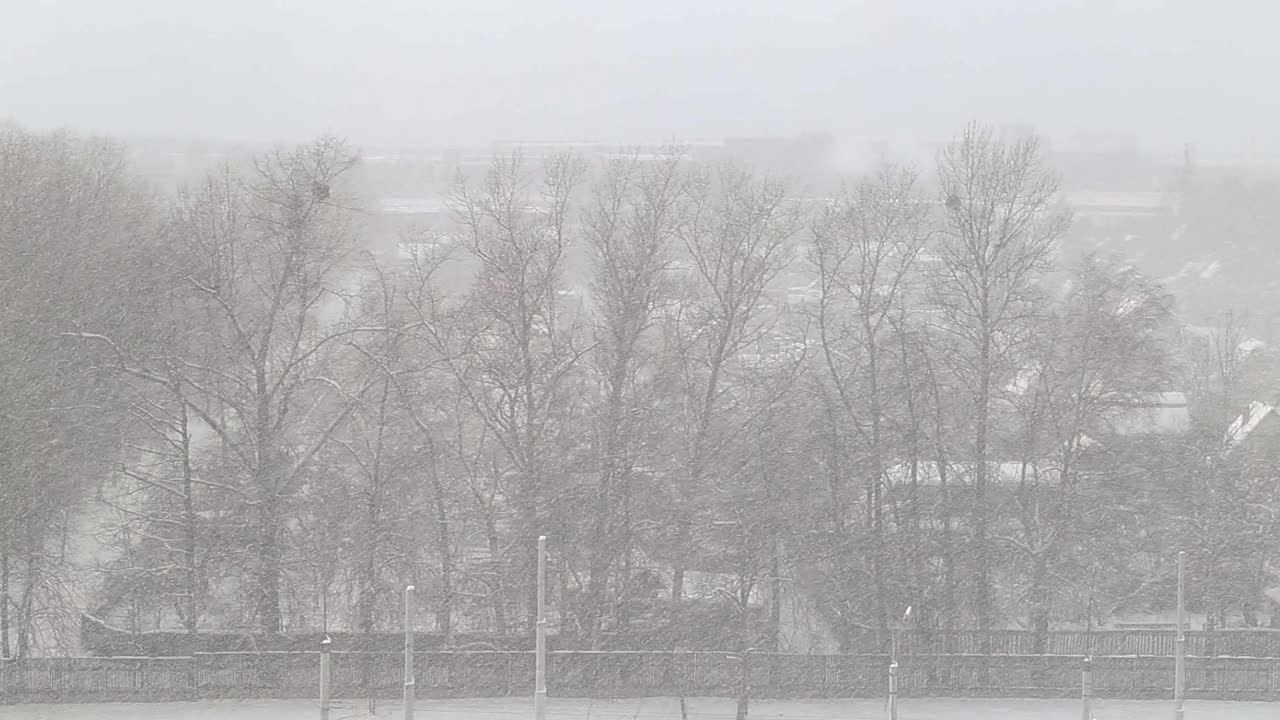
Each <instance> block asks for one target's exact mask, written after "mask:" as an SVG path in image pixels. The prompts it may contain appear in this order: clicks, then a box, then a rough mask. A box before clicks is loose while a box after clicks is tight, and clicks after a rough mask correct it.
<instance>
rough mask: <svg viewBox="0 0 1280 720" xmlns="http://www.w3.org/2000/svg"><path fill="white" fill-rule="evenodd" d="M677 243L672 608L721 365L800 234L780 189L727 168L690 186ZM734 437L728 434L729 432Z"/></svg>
mask: <svg viewBox="0 0 1280 720" xmlns="http://www.w3.org/2000/svg"><path fill="white" fill-rule="evenodd" d="M684 212H685V215H684V217H683V219H682V221H681V222H680V224H679V232H678V237H679V238H680V241H681V244H682V246H683V248H684V250H685V252H686V253H687V257H688V259H689V262H690V264H691V265H692V273H691V279H690V283H689V288H690V296H689V298H688V299H686V300H684V301H682V302H681V303H680V304H679V305H678V306H676V307H675V308H674V309H673V310H672V311H671V313H670V317H669V318H668V319H667V321H666V324H667V334H668V338H669V342H670V343H672V349H673V352H674V354H675V355H676V357H677V360H676V362H677V365H678V373H679V374H678V377H679V378H680V379H679V386H680V391H681V394H682V403H683V410H682V418H681V423H680V427H681V430H682V437H683V440H682V442H681V445H682V447H681V452H680V456H681V461H682V465H683V468H682V470H683V472H682V473H681V478H680V480H679V487H678V488H677V489H676V493H675V499H676V503H675V507H674V508H673V514H674V516H675V526H676V527H675V543H676V545H675V554H674V555H675V556H674V558H673V563H674V568H673V573H672V582H671V599H672V603H673V606H674V607H675V608H676V609H677V611H676V613H675V614H673V623H674V626H675V627H679V614H678V608H679V603H680V601H681V600H682V598H683V596H684V580H685V571H686V569H687V567H688V562H689V561H690V559H691V553H692V548H691V546H690V544H691V541H692V536H691V530H692V527H693V522H694V520H695V517H696V516H697V513H698V497H699V494H700V493H702V492H703V491H704V490H705V487H704V486H705V483H706V482H707V479H708V474H709V471H710V470H711V464H712V462H713V460H714V459H715V457H716V453H717V447H718V443H719V442H720V439H721V437H722V435H723V432H724V431H725V429H726V428H723V427H720V426H719V425H720V424H719V423H717V420H718V419H719V418H720V417H721V414H722V412H723V410H724V403H725V400H726V398H725V392H726V384H725V380H726V378H725V372H726V369H727V365H728V364H729V363H730V362H731V361H732V360H733V359H734V358H735V357H737V356H738V355H739V354H740V353H742V352H744V351H745V350H746V349H748V348H751V347H752V346H753V345H755V344H756V343H757V342H760V341H763V340H764V339H765V337H766V334H767V330H768V329H769V328H770V327H771V325H772V324H773V322H774V321H775V320H776V319H777V318H776V314H774V313H770V312H768V311H767V310H765V309H762V308H761V305H762V298H763V297H764V295H765V293H766V291H767V290H768V289H769V286H770V283H771V282H772V281H773V280H774V278H775V277H776V276H777V275H778V273H780V272H781V271H782V269H783V267H784V266H785V264H786V261H787V245H786V243H787V241H788V240H789V239H790V238H791V237H792V236H793V235H794V233H795V232H796V230H797V229H798V227H799V223H800V218H799V212H798V209H797V208H796V207H795V206H794V205H792V204H789V203H788V201H787V195H786V190H785V188H784V187H783V186H782V185H781V184H779V183H777V182H773V181H770V180H759V179H757V178H755V177H753V176H752V175H750V174H749V173H747V172H745V171H742V170H738V169H734V168H724V169H722V170H721V171H720V172H719V173H718V174H716V175H714V176H713V175H712V174H710V173H700V174H698V175H696V176H695V177H694V178H693V180H692V182H691V185H690V190H689V201H688V206H687V207H686V209H685V211H684ZM728 429H729V430H732V429H733V428H732V427H730V428H728Z"/></svg>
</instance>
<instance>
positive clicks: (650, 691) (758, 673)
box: [0, 652, 1280, 703]
mask: <svg viewBox="0 0 1280 720" xmlns="http://www.w3.org/2000/svg"><path fill="white" fill-rule="evenodd" d="M332 657H333V663H332V666H333V687H334V695H335V696H338V697H351V698H360V697H380V698H394V697H397V696H398V695H399V693H400V689H401V684H402V682H403V667H402V656H401V655H399V654H396V653H350V652H336V653H333V655H332ZM415 661H416V663H417V666H416V675H417V677H416V680H417V691H418V693H419V695H421V696H423V697H497V696H504V695H525V694H531V693H532V689H533V670H534V662H533V654H532V653H528V652H432V653H419V654H417V655H415ZM743 662H744V661H743V659H742V658H741V657H739V656H737V655H734V654H726V653H660V652H659V653H654V652H557V653H551V654H549V656H548V667H547V677H548V687H549V690H550V692H551V694H553V695H559V696H563V697H597V698H605V697H644V696H671V695H677V694H685V695H690V696H721V697H725V696H727V697H732V696H735V695H736V694H737V692H738V688H739V687H740V679H741V673H742V670H743ZM745 662H746V667H747V670H748V672H749V687H750V689H751V690H750V692H751V694H752V695H753V696H754V697H761V698H782V697H806V698H823V697H878V696H883V695H884V694H885V691H886V687H887V665H888V660H887V658H886V657H884V656H881V655H781V654H773V655H770V654H754V655H750V656H748V657H747V658H746V661H745ZM899 665H900V669H899V678H900V688H901V693H902V694H903V695H905V696H974V697H1055V696H1057V697H1067V696H1075V695H1078V693H1079V691H1080V669H1081V658H1080V657H1073V656H1056V655H932V656H919V655H915V656H913V655H908V656H903V657H901V658H899ZM319 668H320V661H319V653H315V652H293V653H224V654H207V655H196V656H191V657H173V658H45V659H28V660H24V661H21V662H10V663H6V664H4V665H2V666H0V702H9V703H12V702H51V701H57V702H103V701H126V700H128V701H147V700H195V699H215V698H216V699H249V698H253V699H268V698H313V697H317V696H318V687H319ZM1093 682H1094V689H1095V693H1096V694H1097V695H1098V696H1099V697H1114V698H1145V697H1172V688H1173V659H1172V658H1157V657H1113V656H1102V657H1095V658H1094V661H1093ZM1187 695H1188V697H1191V698H1204V699H1216V698H1226V699H1241V700H1243V699H1251V700H1277V699H1280V659H1266V658H1198V657H1193V658H1189V659H1188V662H1187Z"/></svg>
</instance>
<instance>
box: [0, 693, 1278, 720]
mask: <svg viewBox="0 0 1280 720" xmlns="http://www.w3.org/2000/svg"><path fill="white" fill-rule="evenodd" d="M418 710H419V711H418V714H417V716H418V718H419V719H420V720H508V719H514V718H529V717H531V716H532V714H533V713H532V709H531V707H530V702H529V701H528V700H526V699H519V700H513V699H504V700H429V701H421V702H420V703H419V705H418ZM1094 715H1095V716H1096V718H1097V720H1127V719H1130V718H1133V719H1136V720H1148V719H1149V718H1154V717H1171V716H1172V715H1173V703H1172V702H1171V701H1163V702H1149V701H1122V700H1103V701H1098V702H1096V703H1095V712H1094ZM319 716H320V711H319V707H318V705H317V703H314V702H311V703H308V702H303V701H284V702H275V701H261V702H205V703H154V704H124V703H122V704H100V705H19V706H13V707H0V717H3V718H5V720H317V718H319ZM547 716H548V718H549V720H588V719H591V720H675V719H676V718H679V717H680V713H679V708H678V705H677V703H676V701H675V700H673V699H670V698H648V699H643V700H571V699H560V698H552V699H551V700H550V702H549V707H548V713H547ZM369 717H371V716H370V715H369V714H368V707H367V701H356V702H349V701H342V702H339V703H337V704H336V706H335V708H334V711H333V713H332V714H331V716H330V720H356V719H357V718H369ZM375 717H378V718H386V719H388V720H391V719H398V718H399V717H400V708H399V706H398V705H397V704H395V703H383V704H380V705H379V707H378V712H377V715H376V716H375ZM733 717H734V704H733V701H731V700H722V699H706V698H694V699H691V700H690V701H689V718H690V720H730V719H732V718H733ZM750 717H751V718H752V720H884V719H885V718H887V717H888V713H886V712H885V710H884V704H883V702H875V701H866V700H814V701H773V702H770V701H760V702H756V703H752V705H751V713H750ZM1186 717H1187V720H1202V719H1203V720H1263V718H1266V719H1267V720H1274V719H1275V718H1277V717H1280V703H1209V702H1188V703H1187V713H1186ZM899 718H900V719H901V720H979V719H981V720H1079V718H1080V704H1079V702H1078V701H1065V700H948V699H928V700H925V699H920V700H914V699H913V700H907V701H904V702H903V704H902V705H901V708H900V712H899Z"/></svg>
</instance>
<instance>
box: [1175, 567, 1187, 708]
mask: <svg viewBox="0 0 1280 720" xmlns="http://www.w3.org/2000/svg"><path fill="white" fill-rule="evenodd" d="M1186 558H1187V554H1186V553H1185V552H1179V553H1178V636H1177V638H1175V639H1174V641H1173V642H1174V646H1173V675H1174V677H1173V717H1174V720H1183V717H1184V715H1183V708H1182V701H1183V697H1184V695H1185V694H1186V672H1187V635H1186V632H1185V629H1184V627H1183V626H1184V625H1185V623H1186V620H1185V607H1184V604H1183V597H1182V595H1183V592H1182V587H1183V570H1184V567H1185V564H1186Z"/></svg>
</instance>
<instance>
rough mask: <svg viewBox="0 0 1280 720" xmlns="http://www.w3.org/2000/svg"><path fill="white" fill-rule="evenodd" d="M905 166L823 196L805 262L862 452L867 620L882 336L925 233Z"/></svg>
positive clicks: (882, 482)
mask: <svg viewBox="0 0 1280 720" xmlns="http://www.w3.org/2000/svg"><path fill="white" fill-rule="evenodd" d="M915 183H916V179H915V175H914V174H913V173H911V172H908V171H904V170H901V169H898V168H893V167H884V168H881V169H880V170H879V171H878V173H877V174H876V176H875V177H873V178H870V179H868V180H866V181H864V182H862V183H861V184H859V185H858V186H857V187H856V188H855V189H854V190H853V191H852V192H851V193H849V194H847V195H846V196H845V197H843V198H841V199H840V200H838V201H837V202H835V203H834V204H831V205H829V206H828V207H827V208H826V210H825V212H824V213H823V214H822V216H821V217H820V218H819V219H818V220H817V222H816V223H815V224H814V226H813V229H812V235H813V245H812V253H811V258H810V260H811V262H812V263H813V265H814V267H815V269H816V270H817V274H818V286H819V298H818V304H817V311H816V315H817V327H818V334H819V338H820V341H821V347H822V356H823V360H824V365H825V368H826V375H827V380H828V382H830V383H831V386H832V388H833V389H834V394H835V396H836V397H837V398H838V399H839V401H840V403H839V406H840V408H841V410H842V411H843V416H844V423H845V424H846V425H847V426H848V427H849V428H851V429H852V430H853V432H854V434H855V436H856V437H858V439H859V440H860V443H859V445H860V446H861V447H862V449H863V451H864V453H865V459H864V460H862V461H861V462H858V463H856V468H850V470H856V471H858V472H860V473H861V474H862V475H863V477H864V487H865V504H866V512H867V525H868V526H869V529H870V537H871V543H872V547H871V548H870V552H869V555H870V558H869V562H870V564H871V576H872V585H873V586H874V590H875V598H876V599H875V603H876V612H875V616H876V623H877V624H878V625H879V627H880V628H881V629H887V627H888V622H889V614H890V613H889V610H888V607H887V602H888V600H889V597H890V595H891V593H890V592H889V588H888V585H887V582H886V578H885V572H886V569H885V566H886V563H887V562H888V561H889V558H888V557H887V545H886V541H885V517H884V510H885V508H884V497H883V495H884V489H885V486H886V468H887V464H888V462H889V458H890V455H891V452H890V448H889V446H888V445H889V444H888V442H887V438H886V422H888V420H889V419H888V418H887V417H886V415H888V414H889V413H888V408H887V407H886V405H887V403H886V398H885V393H886V390H887V389H888V388H889V387H890V386H891V383H889V382H887V378H886V372H885V369H886V366H887V365H889V364H890V363H891V362H892V361H894V360H895V359H896V357H897V354H896V353H895V352H894V348H892V347H891V346H890V341H889V339H888V338H887V336H888V335H889V333H890V331H891V330H892V329H893V328H892V317H893V315H894V314H895V313H896V312H897V311H898V308H899V307H900V304H901V301H902V295H903V294H904V293H905V292H906V291H907V289H908V283H909V282H910V276H909V274H910V272H911V270H912V265H913V263H914V262H915V258H916V255H917V254H919V252H920V250H921V248H922V247H923V246H924V243H925V240H926V238H927V232H926V227H927V226H926V219H927V206H926V205H925V204H924V203H923V202H922V201H921V199H920V198H919V197H918V196H917V194H916V190H915Z"/></svg>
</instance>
